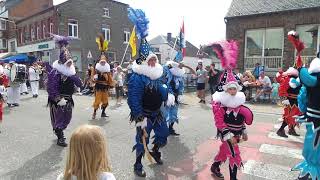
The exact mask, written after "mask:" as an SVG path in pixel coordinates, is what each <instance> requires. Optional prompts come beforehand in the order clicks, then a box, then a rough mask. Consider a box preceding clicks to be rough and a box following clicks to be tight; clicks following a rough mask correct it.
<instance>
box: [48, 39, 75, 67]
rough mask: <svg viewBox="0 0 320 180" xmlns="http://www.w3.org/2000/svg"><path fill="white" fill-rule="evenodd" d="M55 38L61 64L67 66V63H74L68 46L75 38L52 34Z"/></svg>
mask: <svg viewBox="0 0 320 180" xmlns="http://www.w3.org/2000/svg"><path fill="white" fill-rule="evenodd" d="M51 36H53V40H54V41H55V42H56V43H57V44H58V45H59V48H60V55H59V61H58V62H59V63H60V64H65V63H66V62H69V61H72V55H71V53H70V51H69V49H68V45H69V43H70V41H72V40H74V39H75V38H73V37H69V36H60V35H56V34H51Z"/></svg>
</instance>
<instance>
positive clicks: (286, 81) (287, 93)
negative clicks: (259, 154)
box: [276, 49, 302, 138]
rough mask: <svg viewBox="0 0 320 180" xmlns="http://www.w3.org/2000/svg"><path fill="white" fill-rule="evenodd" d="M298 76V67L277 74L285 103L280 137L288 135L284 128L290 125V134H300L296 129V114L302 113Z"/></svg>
mask: <svg viewBox="0 0 320 180" xmlns="http://www.w3.org/2000/svg"><path fill="white" fill-rule="evenodd" d="M297 51H298V53H300V52H301V51H302V49H297ZM298 76H299V72H298V70H297V69H296V67H289V68H288V70H287V71H286V72H282V71H280V72H278V73H277V75H276V80H277V82H278V83H279V84H280V86H279V96H280V97H281V98H282V99H283V101H282V104H283V105H284V109H283V115H282V119H283V122H282V125H281V127H280V128H279V130H278V131H277V135H278V136H280V137H285V138H287V137H288V136H287V135H286V133H285V130H284V128H285V127H286V126H289V131H288V134H289V135H292V136H300V135H299V134H297V133H296V131H295V127H296V126H297V123H296V120H295V116H300V115H301V112H300V110H299V108H298V101H297V97H298V94H299V91H300V88H301V84H300V80H299V78H298Z"/></svg>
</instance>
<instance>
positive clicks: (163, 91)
mask: <svg viewBox="0 0 320 180" xmlns="http://www.w3.org/2000/svg"><path fill="white" fill-rule="evenodd" d="M158 90H159V92H160V94H161V100H162V101H166V100H167V99H168V86H167V85H166V84H163V83H161V81H159V83H158Z"/></svg>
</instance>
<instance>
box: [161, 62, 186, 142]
mask: <svg viewBox="0 0 320 180" xmlns="http://www.w3.org/2000/svg"><path fill="white" fill-rule="evenodd" d="M164 70H165V82H166V84H167V87H168V90H169V94H168V101H167V103H166V106H165V110H164V111H165V113H164V114H165V119H166V121H167V122H168V124H169V134H170V135H174V136H178V135H179V134H178V133H176V132H175V130H174V129H173V125H174V123H179V119H178V108H179V103H180V101H181V97H182V94H183V90H184V82H183V76H184V74H185V71H184V69H182V68H181V66H180V64H179V63H178V62H174V61H167V63H166V65H165V66H164Z"/></svg>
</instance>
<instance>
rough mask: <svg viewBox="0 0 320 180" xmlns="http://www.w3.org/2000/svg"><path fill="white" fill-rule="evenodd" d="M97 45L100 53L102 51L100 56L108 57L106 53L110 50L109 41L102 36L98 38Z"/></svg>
mask: <svg viewBox="0 0 320 180" xmlns="http://www.w3.org/2000/svg"><path fill="white" fill-rule="evenodd" d="M96 43H97V45H98V48H99V51H100V56H102V55H104V56H105V57H107V56H106V52H107V50H108V45H109V42H108V41H107V40H105V39H104V37H103V35H102V34H100V35H99V36H98V37H97V38H96Z"/></svg>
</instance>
